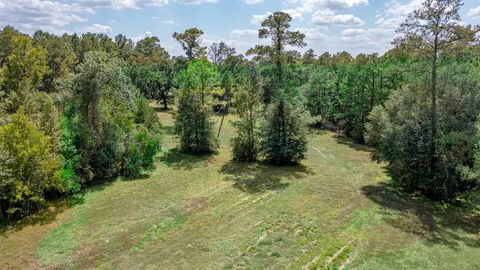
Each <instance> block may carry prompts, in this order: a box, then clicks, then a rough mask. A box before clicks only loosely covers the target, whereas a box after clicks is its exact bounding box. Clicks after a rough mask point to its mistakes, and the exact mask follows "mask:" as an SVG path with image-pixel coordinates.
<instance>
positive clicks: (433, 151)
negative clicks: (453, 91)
mask: <svg viewBox="0 0 480 270" xmlns="http://www.w3.org/2000/svg"><path fill="white" fill-rule="evenodd" d="M437 59H438V37H435V41H434V47H433V58H432V93H431V94H432V111H431V114H432V115H431V117H432V119H431V121H432V123H431V124H432V138H431V150H430V151H431V152H430V173H431V175H432V177H433V176H434V175H435V167H436V165H437V147H436V139H437V125H438V120H437V117H438V116H437Z"/></svg>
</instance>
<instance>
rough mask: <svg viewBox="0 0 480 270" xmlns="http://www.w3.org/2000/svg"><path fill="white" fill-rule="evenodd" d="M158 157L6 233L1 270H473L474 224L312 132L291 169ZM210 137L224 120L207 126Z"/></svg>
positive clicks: (354, 149) (479, 242) (345, 145)
mask: <svg viewBox="0 0 480 270" xmlns="http://www.w3.org/2000/svg"><path fill="white" fill-rule="evenodd" d="M159 117H160V119H161V122H162V124H163V126H164V130H165V134H164V135H163V149H162V152H161V153H160V154H159V155H158V157H157V162H156V164H155V165H156V168H155V169H154V170H153V171H151V172H147V173H145V174H144V175H143V177H140V178H138V179H128V180H123V179H119V180H117V181H114V182H111V183H106V184H100V185H96V186H93V187H91V188H87V189H85V191H84V192H82V193H81V194H77V195H74V196H72V197H70V198H68V199H67V200H66V201H59V202H56V203H54V204H53V205H52V206H51V207H50V208H49V209H48V211H44V212H41V213H38V214H35V215H33V216H31V217H28V218H26V219H24V220H21V221H18V222H15V223H13V224H12V223H10V224H4V225H2V227H1V230H0V268H1V269H336V268H340V269H344V268H347V269H472V270H473V269H480V260H479V259H478V258H480V239H479V237H480V235H479V234H478V233H479V232H480V223H479V218H480V212H479V209H478V208H475V207H466V206H464V207H462V208H460V207H456V206H450V207H444V206H442V205H441V204H436V203H432V202H427V201H425V200H424V199H415V198H413V197H407V196H406V195H401V194H399V193H397V192H396V191H395V189H392V188H390V187H389V185H388V184H387V180H388V178H387V176H386V174H385V172H384V166H383V165H382V164H378V163H376V162H374V161H372V160H371V152H370V151H369V149H368V148H366V147H364V146H359V145H355V144H353V143H351V141H350V140H348V139H344V138H342V137H337V136H336V135H335V134H333V133H330V132H321V131H312V132H313V133H311V135H309V148H308V153H307V158H306V159H305V160H304V161H302V162H301V164H300V165H298V166H287V167H275V166H270V165H266V164H263V163H259V164H250V165H249V164H239V163H235V162H233V161H232V160H231V156H230V153H231V151H230V146H229V141H230V140H231V138H232V137H233V136H234V132H235V131H234V129H233V127H232V126H231V123H230V120H231V117H232V116H229V117H227V121H225V124H224V128H223V130H222V133H221V136H220V143H219V144H220V148H219V149H220V150H219V152H218V154H214V155H209V156H191V155H186V154H182V153H180V152H179V151H178V150H177V148H176V147H177V143H176V141H175V139H174V137H173V134H172V124H173V122H172V121H173V120H172V116H171V113H169V112H159ZM214 119H215V121H216V125H215V127H216V128H218V125H219V122H220V119H221V118H220V117H215V118H214Z"/></svg>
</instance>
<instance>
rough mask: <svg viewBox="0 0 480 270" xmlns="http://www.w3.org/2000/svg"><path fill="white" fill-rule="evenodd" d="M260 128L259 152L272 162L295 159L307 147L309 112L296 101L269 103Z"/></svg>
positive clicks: (299, 158)
mask: <svg viewBox="0 0 480 270" xmlns="http://www.w3.org/2000/svg"><path fill="white" fill-rule="evenodd" d="M265 118H266V119H265V121H264V123H263V125H262V128H261V152H262V154H263V155H264V156H265V158H266V160H267V161H269V162H271V163H274V164H289V163H296V162H298V161H300V160H301V159H303V158H304V157H305V152H306V151H307V138H306V135H307V128H306V120H307V119H308V115H307V114H306V113H305V112H304V111H303V109H302V107H301V106H299V105H298V104H291V103H289V102H286V101H284V100H280V101H277V102H275V103H273V104H271V105H270V106H269V108H268V110H267V112H266V116H265Z"/></svg>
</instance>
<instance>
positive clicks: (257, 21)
mask: <svg viewBox="0 0 480 270" xmlns="http://www.w3.org/2000/svg"><path fill="white" fill-rule="evenodd" d="M272 14H273V13H272V12H267V13H265V14H259V15H253V16H252V20H251V21H250V22H251V23H253V24H260V23H262V22H263V21H264V20H265V19H266V18H267V17H268V16H270V15H272Z"/></svg>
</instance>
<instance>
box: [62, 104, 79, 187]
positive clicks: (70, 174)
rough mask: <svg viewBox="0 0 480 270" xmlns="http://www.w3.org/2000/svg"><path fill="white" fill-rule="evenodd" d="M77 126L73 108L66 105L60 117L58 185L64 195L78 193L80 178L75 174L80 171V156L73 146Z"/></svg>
mask: <svg viewBox="0 0 480 270" xmlns="http://www.w3.org/2000/svg"><path fill="white" fill-rule="evenodd" d="M77 124H78V117H77V115H76V114H75V111H74V107H73V106H71V105H68V106H67V107H66V108H65V109H64V112H63V115H62V117H61V132H60V154H61V161H62V163H61V170H60V184H61V186H62V188H63V190H64V192H66V193H75V192H78V191H80V187H81V185H80V177H79V176H78V174H77V172H78V171H79V169H80V155H79V154H78V151H77V147H76V145H75V144H74V136H75V133H74V132H75V130H74V128H75V125H77Z"/></svg>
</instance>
